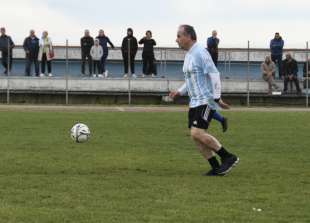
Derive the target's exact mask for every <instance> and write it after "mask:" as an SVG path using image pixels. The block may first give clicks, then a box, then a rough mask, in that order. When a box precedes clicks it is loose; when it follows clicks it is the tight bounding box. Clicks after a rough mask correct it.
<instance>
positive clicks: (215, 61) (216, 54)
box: [210, 53, 219, 67]
mask: <svg viewBox="0 0 310 223" xmlns="http://www.w3.org/2000/svg"><path fill="white" fill-rule="evenodd" d="M210 55H211V58H212V60H213V63H214V65H215V66H216V67H217V62H218V58H219V54H218V53H210Z"/></svg>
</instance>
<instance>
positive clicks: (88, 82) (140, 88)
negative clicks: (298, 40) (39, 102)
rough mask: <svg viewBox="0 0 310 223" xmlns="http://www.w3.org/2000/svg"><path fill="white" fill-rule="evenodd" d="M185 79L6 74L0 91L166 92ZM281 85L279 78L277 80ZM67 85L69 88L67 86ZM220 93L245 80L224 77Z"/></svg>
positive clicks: (256, 86) (259, 84)
mask: <svg viewBox="0 0 310 223" xmlns="http://www.w3.org/2000/svg"><path fill="white" fill-rule="evenodd" d="M183 83H184V82H183V81H182V80H167V79H133V80H128V79H123V78H120V79H117V78H113V79H94V78H87V79H85V78H83V79H80V78H70V79H68V83H67V84H66V79H65V78H64V77H61V78H58V77H57V78H36V77H10V78H9V79H7V78H5V77H1V78H0V91H6V89H7V87H8V86H9V89H10V90H12V91H28V92H29V91H33V92H36V91H39V92H59V91H66V89H68V91H73V92H90V93H91V92H110V93H113V92H114V93H118V92H128V89H129V85H130V88H131V91H132V92H140V93H154V94H166V93H167V92H169V91H171V90H176V89H177V88H179V87H180V86H181V85H182V84H183ZM278 84H279V86H281V85H283V84H282V81H281V82H278ZM66 86H68V88H66ZM267 90H268V89H267V83H266V82H264V81H251V82H250V91H251V92H253V93H266V92H267ZM222 92H223V93H245V92H247V82H246V81H245V80H223V81H222Z"/></svg>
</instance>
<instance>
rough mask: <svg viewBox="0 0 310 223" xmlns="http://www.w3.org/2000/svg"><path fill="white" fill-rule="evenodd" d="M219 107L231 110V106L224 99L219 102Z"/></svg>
mask: <svg viewBox="0 0 310 223" xmlns="http://www.w3.org/2000/svg"><path fill="white" fill-rule="evenodd" d="M218 105H219V106H220V107H221V108H222V109H230V106H229V104H227V103H225V102H224V101H223V100H222V99H220V100H219V101H218Z"/></svg>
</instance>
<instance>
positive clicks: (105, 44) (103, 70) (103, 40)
mask: <svg viewBox="0 0 310 223" xmlns="http://www.w3.org/2000/svg"><path fill="white" fill-rule="evenodd" d="M96 38H97V39H99V43H100V45H101V47H102V49H103V55H102V57H101V62H100V63H101V73H102V74H103V75H104V76H105V77H108V70H106V61H107V58H108V55H109V49H108V44H109V45H110V46H111V47H112V49H114V45H113V43H112V42H111V41H110V39H109V38H108V37H107V36H106V35H105V34H104V31H103V30H102V29H100V30H99V35H98V36H97V37H96Z"/></svg>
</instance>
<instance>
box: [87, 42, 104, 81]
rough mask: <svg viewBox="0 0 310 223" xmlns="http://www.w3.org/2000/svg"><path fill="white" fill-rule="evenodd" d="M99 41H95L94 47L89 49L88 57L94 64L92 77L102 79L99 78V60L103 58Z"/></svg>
mask: <svg viewBox="0 0 310 223" xmlns="http://www.w3.org/2000/svg"><path fill="white" fill-rule="evenodd" d="M99 43H100V41H99V39H95V45H93V46H92V47H91V50H90V55H91V57H92V59H93V62H94V75H93V77H103V76H102V75H101V74H100V76H99V73H101V71H102V68H101V58H102V56H103V49H102V46H101V45H100V44H99ZM96 70H97V72H96Z"/></svg>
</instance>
